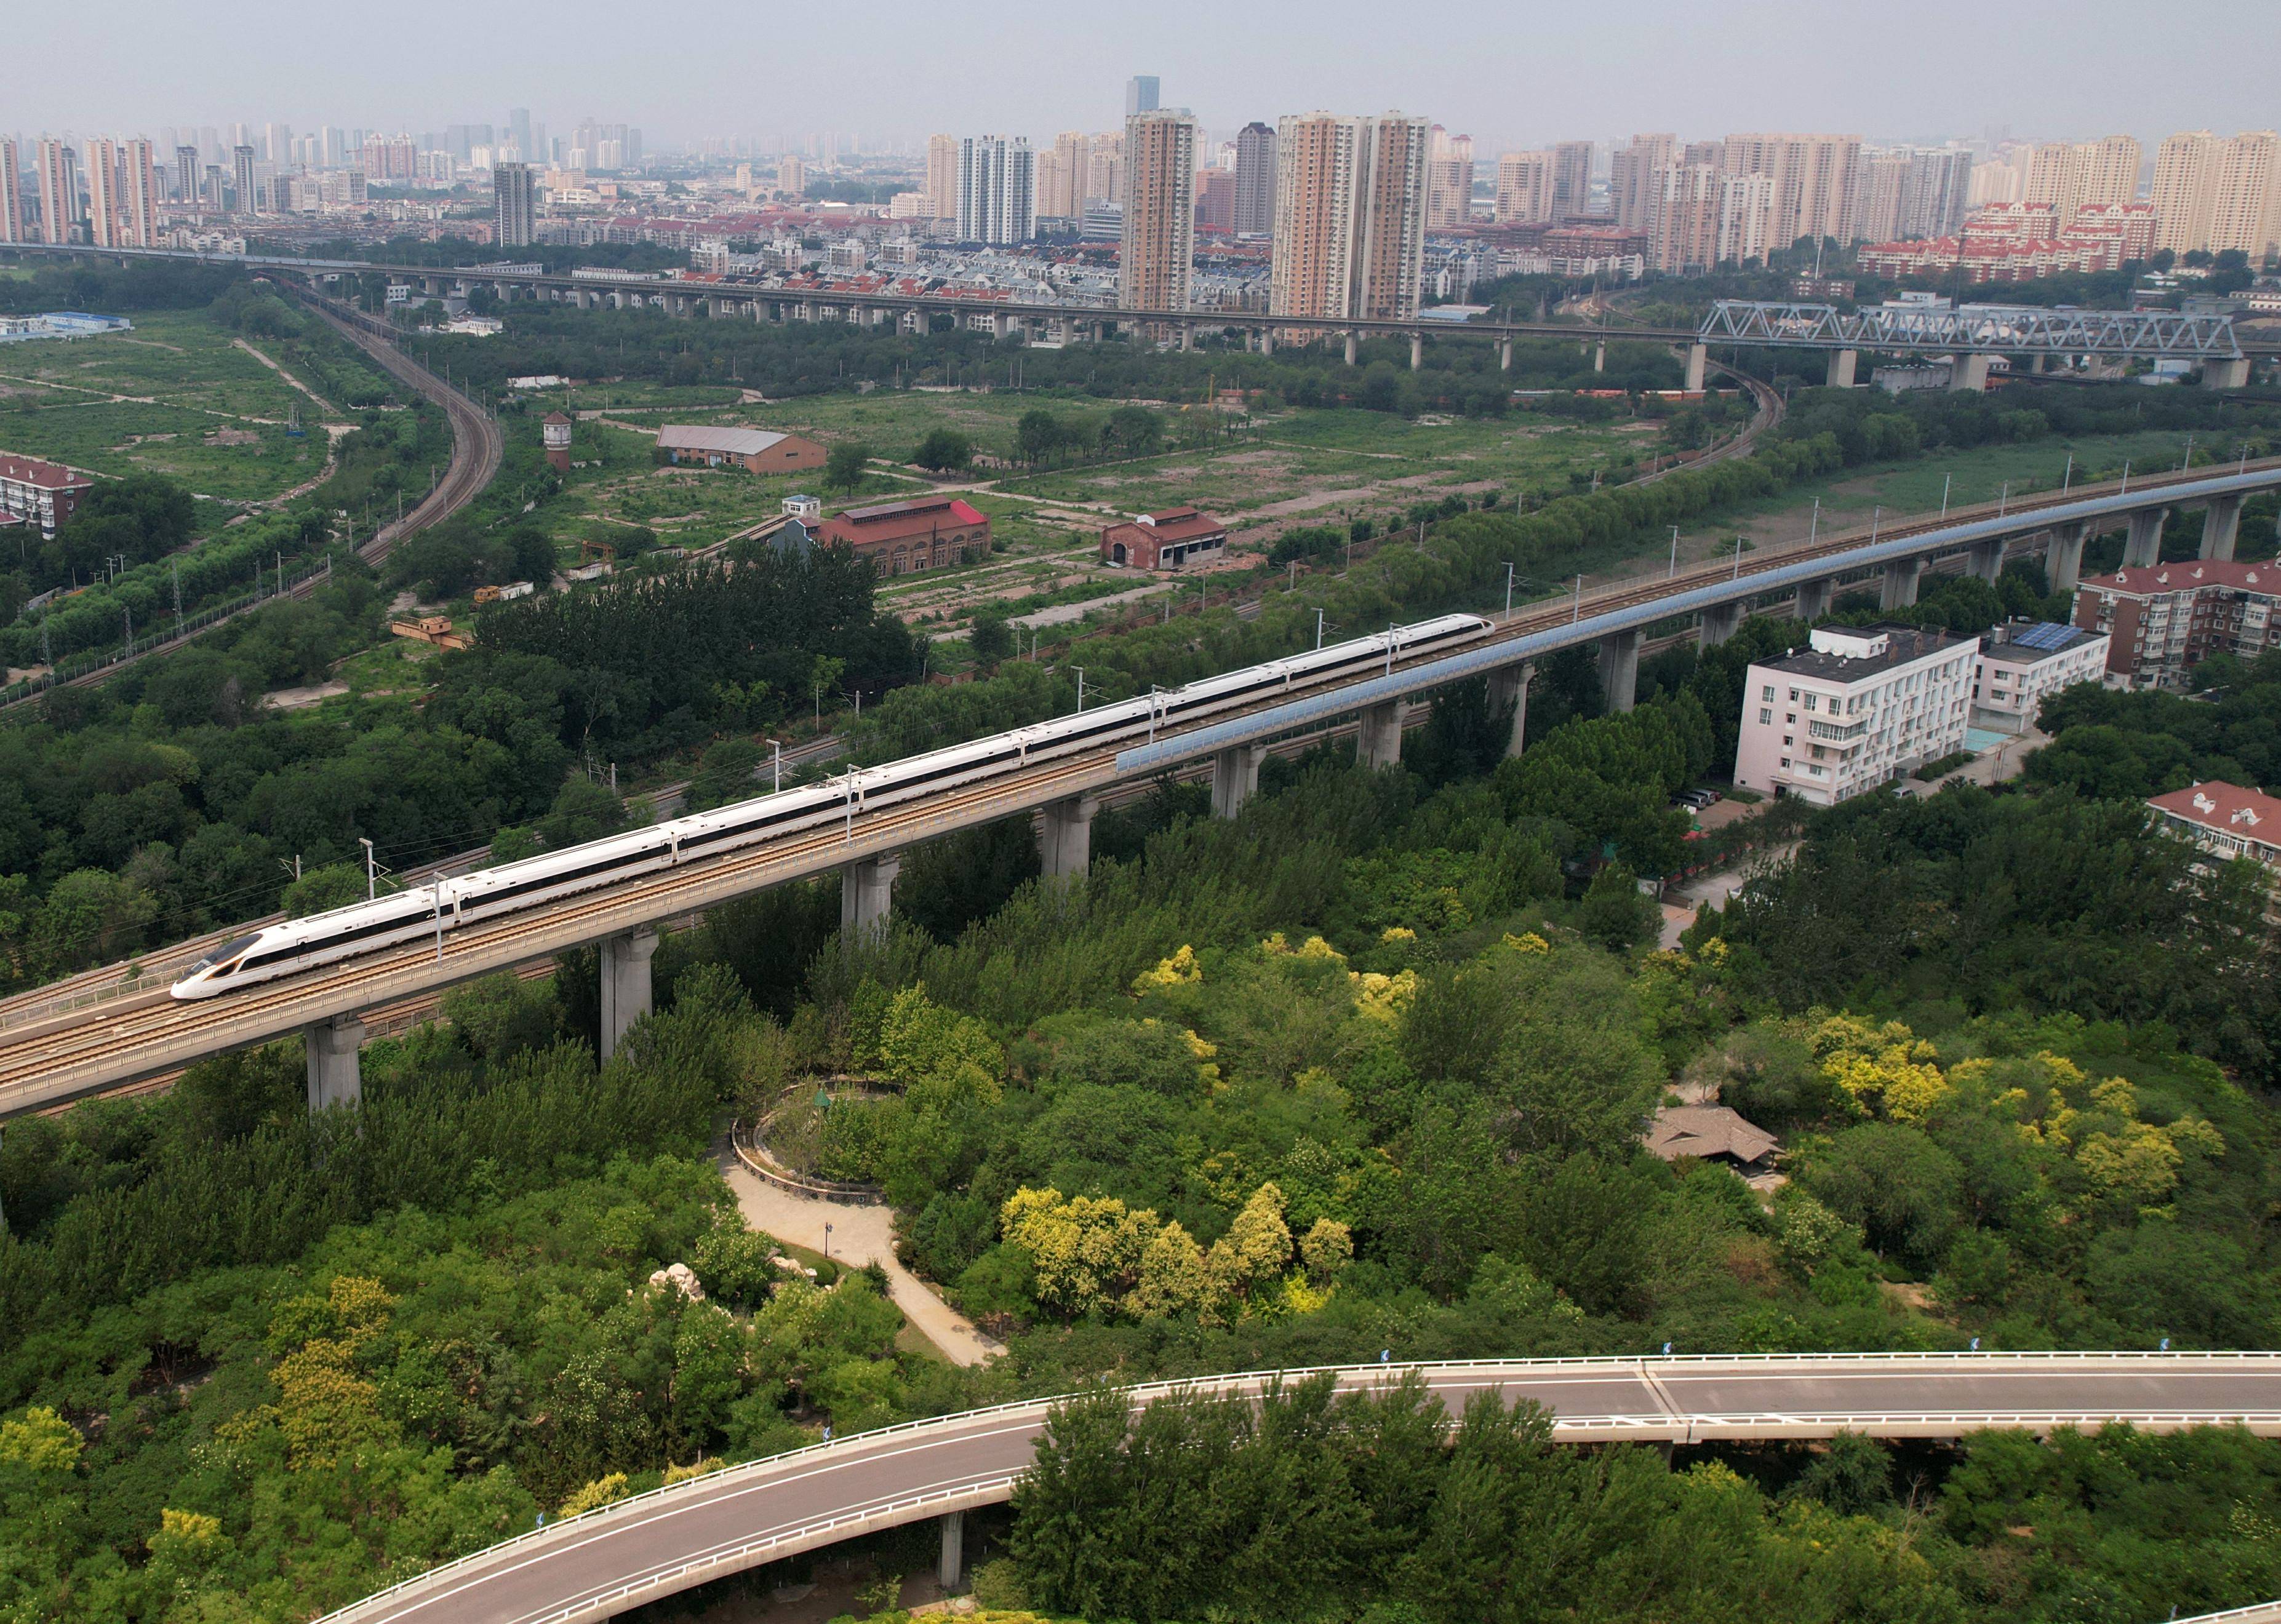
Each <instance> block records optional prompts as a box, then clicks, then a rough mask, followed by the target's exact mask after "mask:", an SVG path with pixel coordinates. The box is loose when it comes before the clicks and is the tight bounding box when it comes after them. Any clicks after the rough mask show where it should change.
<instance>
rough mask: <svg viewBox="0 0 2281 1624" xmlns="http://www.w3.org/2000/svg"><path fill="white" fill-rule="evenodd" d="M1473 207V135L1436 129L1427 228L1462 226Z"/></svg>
mask: <svg viewBox="0 0 2281 1624" xmlns="http://www.w3.org/2000/svg"><path fill="white" fill-rule="evenodd" d="M1472 212H1473V137H1472V136H1471V135H1450V133H1449V132H1448V131H1447V130H1445V129H1443V128H1442V127H1441V126H1440V125H1438V124H1437V125H1435V126H1434V128H1433V131H1432V140H1431V142H1430V144H1429V146H1428V148H1427V157H1426V229H1427V230H1428V231H1447V230H1449V229H1450V227H1452V226H1462V225H1464V224H1465V220H1466V219H1467V217H1469V216H1470V215H1471V214H1472Z"/></svg>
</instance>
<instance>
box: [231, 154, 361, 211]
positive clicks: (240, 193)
mask: <svg viewBox="0 0 2281 1624" xmlns="http://www.w3.org/2000/svg"><path fill="white" fill-rule="evenodd" d="M229 156H230V173H231V176H232V178H233V179H234V180H235V181H236V185H237V212H239V213H240V214H259V213H260V212H261V193H260V189H259V188H258V187H256V186H255V185H254V183H253V149H252V147H251V146H249V145H247V144H246V143H244V142H240V143H239V144H238V145H236V146H235V147H232V148H231V149H230V150H229ZM365 173H367V174H370V173H372V172H371V171H370V170H369V169H367V170H366V171H365ZM375 178H376V177H375Z"/></svg>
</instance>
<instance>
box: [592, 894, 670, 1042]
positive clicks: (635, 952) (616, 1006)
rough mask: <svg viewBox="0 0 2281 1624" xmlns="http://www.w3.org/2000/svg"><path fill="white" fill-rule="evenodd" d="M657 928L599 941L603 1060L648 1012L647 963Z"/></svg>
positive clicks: (655, 941) (651, 952)
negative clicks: (600, 942) (600, 951)
mask: <svg viewBox="0 0 2281 1624" xmlns="http://www.w3.org/2000/svg"><path fill="white" fill-rule="evenodd" d="M656 951H657V927H655V926H654V925H645V926H643V927H641V928H640V929H638V930H630V931H628V932H627V933H626V934H625V935H622V936H606V937H604V938H603V940H602V1058H604V1059H605V1060H607V1059H608V1058H610V1057H611V1056H612V1055H614V1054H615V1053H617V1052H618V1045H619V1044H620V1043H623V1042H625V1037H626V1034H627V1033H628V1032H629V1031H630V1030H632V1028H633V1024H634V1022H636V1021H637V1020H640V1019H641V1018H642V1017H643V1016H645V1015H646V1014H648V1013H649V1012H650V1008H651V1000H650V979H649V961H650V957H651V955H652V954H653V953H655V952H656Z"/></svg>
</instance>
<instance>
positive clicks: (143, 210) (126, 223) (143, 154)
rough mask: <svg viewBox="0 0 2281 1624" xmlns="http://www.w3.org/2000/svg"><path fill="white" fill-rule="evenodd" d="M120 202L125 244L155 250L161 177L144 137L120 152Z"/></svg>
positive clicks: (149, 144)
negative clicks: (152, 160)
mask: <svg viewBox="0 0 2281 1624" xmlns="http://www.w3.org/2000/svg"><path fill="white" fill-rule="evenodd" d="M119 158H120V165H121V169H120V176H119V201H120V206H121V211H122V212H121V217H120V218H121V222H122V225H123V227H124V231H123V235H124V238H125V244H126V246H128V247H129V248H155V247H157V246H158V243H159V174H158V166H157V165H155V164H153V163H152V162H151V143H150V142H148V141H147V140H145V139H143V137H141V136H139V135H138V136H136V137H135V139H134V140H133V141H130V142H126V143H125V144H124V145H123V146H122V147H121V148H120V154H119Z"/></svg>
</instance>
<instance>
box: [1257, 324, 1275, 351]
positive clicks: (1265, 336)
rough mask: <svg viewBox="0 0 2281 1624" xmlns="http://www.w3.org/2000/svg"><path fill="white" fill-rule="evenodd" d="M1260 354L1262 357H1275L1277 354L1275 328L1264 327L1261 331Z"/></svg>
mask: <svg viewBox="0 0 2281 1624" xmlns="http://www.w3.org/2000/svg"><path fill="white" fill-rule="evenodd" d="M1259 353H1260V354H1262V355H1273V354H1274V353H1275V329H1274V328H1273V327H1262V328H1260V329H1259Z"/></svg>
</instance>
